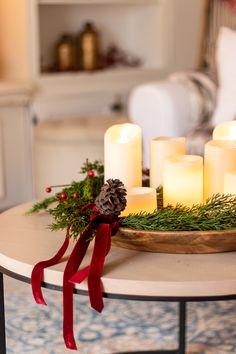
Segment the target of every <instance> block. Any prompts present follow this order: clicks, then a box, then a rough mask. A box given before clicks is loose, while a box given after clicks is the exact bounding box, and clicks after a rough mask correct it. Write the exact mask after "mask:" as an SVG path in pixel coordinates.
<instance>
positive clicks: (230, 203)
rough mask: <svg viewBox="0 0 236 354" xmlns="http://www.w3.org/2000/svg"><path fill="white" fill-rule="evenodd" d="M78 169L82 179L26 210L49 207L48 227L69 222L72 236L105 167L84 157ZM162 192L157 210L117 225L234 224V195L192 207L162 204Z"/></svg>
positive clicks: (85, 217) (86, 216)
mask: <svg viewBox="0 0 236 354" xmlns="http://www.w3.org/2000/svg"><path fill="white" fill-rule="evenodd" d="M80 172H81V173H83V174H85V178H84V179H83V180H82V181H79V182H72V184H71V185H68V186H66V187H65V188H63V189H62V190H61V191H60V192H59V193H56V194H55V195H54V196H52V197H49V198H45V199H44V200H43V201H40V202H38V203H36V204H34V205H33V207H32V208H31V210H29V212H28V213H29V214H31V213H35V212H39V211H40V210H45V209H46V210H48V212H49V213H50V214H51V215H52V217H53V219H54V221H53V223H52V224H51V225H49V227H50V229H51V230H59V229H67V228H68V226H70V236H71V237H73V238H75V239H76V238H77V237H78V236H79V234H80V233H81V232H82V231H83V230H84V229H85V228H86V227H87V225H88V223H89V220H90V216H91V214H92V213H94V211H91V210H90V209H87V208H85V206H87V205H88V204H90V203H94V201H95V199H96V197H97V196H98V194H99V193H100V190H101V187H102V185H103V183H104V167H103V165H102V163H100V162H98V161H95V162H94V163H89V162H88V161H86V163H85V164H84V165H83V166H82V168H81V171H80ZM147 174H148V173H147V171H144V181H145V185H147V184H148V181H147ZM49 189H50V190H51V188H49ZM162 192H163V191H162V188H158V189H157V202H158V209H157V210H156V211H154V212H153V213H140V214H130V215H128V216H126V217H122V218H119V222H120V226H121V227H127V228H131V229H137V230H154V231H158V230H159V231H194V230H195V231H196V230H197V231H209V230H228V229H235V228H236V197H235V196H230V195H220V194H217V195H214V196H213V197H212V198H211V199H209V200H207V202H206V203H205V204H197V205H194V206H193V207H191V208H188V207H184V206H182V205H177V206H176V207H173V206H168V207H165V208H163V193H162ZM62 197H63V198H62ZM55 203H56V204H55Z"/></svg>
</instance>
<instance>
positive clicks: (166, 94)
mask: <svg viewBox="0 0 236 354" xmlns="http://www.w3.org/2000/svg"><path fill="white" fill-rule="evenodd" d="M190 75H194V76H196V75H199V77H200V78H203V77H204V80H205V81H206V82H207V83H208V86H209V87H211V90H208V91H206V92H208V94H209V95H210V103H209V101H208V105H210V106H212V101H213V100H214V99H215V94H216V90H215V85H214V83H213V82H212V81H211V80H210V79H208V78H207V77H205V75H203V74H197V73H186V74H180V75H176V76H175V77H173V78H170V80H167V81H163V82H153V83H147V84H144V85H141V86H138V87H136V88H135V89H134V90H133V91H132V93H131V95H130V99H129V105H128V110H129V117H130V119H131V121H132V122H134V123H136V124H138V125H139V126H140V127H141V128H142V132H143V164H144V166H148V165H149V142H150V140H151V139H152V138H154V137H157V136H169V137H179V136H186V135H187V134H188V133H189V132H191V131H192V130H193V129H195V128H196V127H197V126H198V125H199V124H200V123H202V122H203V121H204V112H205V110H206V109H207V108H206V105H203V95H202V92H201V91H200V90H199V88H198V87H197V86H196V85H195V84H193V82H192V81H191V80H189V78H188V76H190ZM184 76H186V79H185V80H184V79H183V77H184ZM209 87H208V88H209ZM210 109H212V107H210Z"/></svg>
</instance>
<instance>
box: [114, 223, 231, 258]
mask: <svg viewBox="0 0 236 354" xmlns="http://www.w3.org/2000/svg"><path fill="white" fill-rule="evenodd" d="M112 244H113V245H114V246H118V247H123V248H129V249H132V250H138V251H146V252H160V253H219V252H230V251H236V229H233V230H223V231H140V230H132V229H127V228H122V227H121V228H120V229H119V231H118V232H117V234H116V235H115V236H114V237H112Z"/></svg>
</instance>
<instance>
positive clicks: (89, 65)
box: [78, 22, 102, 71]
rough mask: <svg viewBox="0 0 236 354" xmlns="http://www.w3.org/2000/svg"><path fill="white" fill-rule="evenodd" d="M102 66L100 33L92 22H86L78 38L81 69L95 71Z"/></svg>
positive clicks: (79, 65)
mask: <svg viewBox="0 0 236 354" xmlns="http://www.w3.org/2000/svg"><path fill="white" fill-rule="evenodd" d="M101 66H102V65H101V53H100V38H99V34H98V32H97V30H96V29H95V26H94V25H93V23H92V22H86V23H85V24H84V26H83V28H82V30H81V32H80V34H79V39H78V67H79V70H86V71H93V70H97V69H100V68H101Z"/></svg>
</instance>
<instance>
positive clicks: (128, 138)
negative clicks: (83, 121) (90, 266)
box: [104, 123, 142, 189]
mask: <svg viewBox="0 0 236 354" xmlns="http://www.w3.org/2000/svg"><path fill="white" fill-rule="evenodd" d="M104 153H105V156H104V175H105V181H106V180H108V179H109V178H118V179H120V180H121V181H122V182H123V183H124V185H125V187H126V188H127V189H128V188H131V187H139V186H141V185H142V133H141V128H140V127H139V126H138V125H136V124H130V123H126V124H116V125H113V126H111V127H110V128H109V129H108V130H107V131H106V133H105V138H104Z"/></svg>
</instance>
